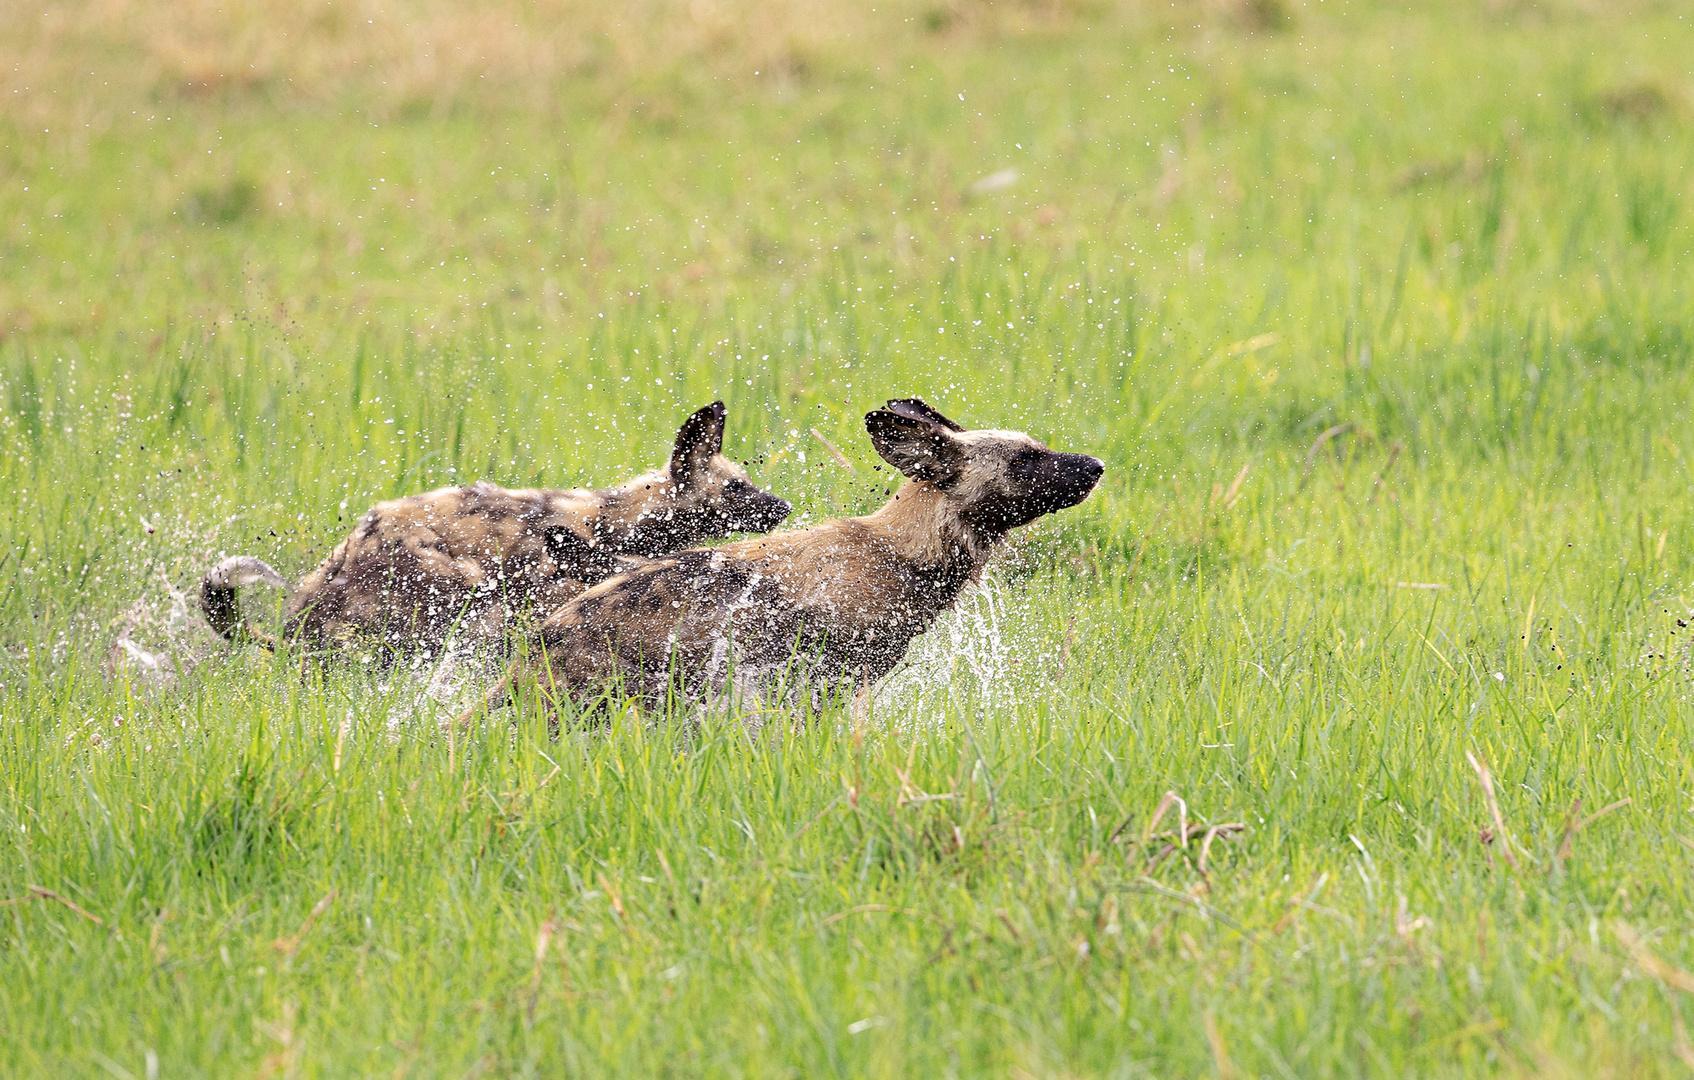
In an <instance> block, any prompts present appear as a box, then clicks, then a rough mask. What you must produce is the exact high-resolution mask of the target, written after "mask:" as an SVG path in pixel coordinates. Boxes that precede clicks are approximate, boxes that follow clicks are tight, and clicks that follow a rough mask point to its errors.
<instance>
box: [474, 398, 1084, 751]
mask: <svg viewBox="0 0 1694 1080" xmlns="http://www.w3.org/2000/svg"><path fill="white" fill-rule="evenodd" d="M865 426H866V428H867V429H869V431H870V436H871V441H872V443H873V444H874V445H875V446H876V450H877V452H878V453H879V454H881V455H882V457H883V458H884V459H885V460H886V461H888V462H889V464H891V465H893V466H894V467H895V468H897V469H899V470H900V471H901V472H902V473H904V474H905V475H906V476H908V477H910V478H911V479H910V480H909V481H907V482H906V483H904V484H902V485H901V487H900V489H899V491H898V492H897V493H896V494H895V495H894V497H893V499H892V501H890V502H889V503H887V504H886V505H884V506H883V507H882V509H880V510H878V511H876V512H875V513H873V514H870V515H868V516H866V517H860V518H847V519H844V520H838V521H828V522H824V523H822V524H820V525H817V526H814V527H812V528H809V529H801V530H797V531H795V532H789V533H779V534H777V535H774V536H767V537H760V538H756V539H749V540H743V541H739V542H737V543H734V544H729V545H726V546H724V547H721V548H717V549H715V550H696V551H684V552H681V553H679V554H676V555H672V556H669V557H666V558H660V559H654V560H651V561H648V562H644V563H642V564H640V565H639V566H636V567H634V568H632V569H629V570H627V571H625V572H623V573H620V574H618V575H616V576H615V577H612V578H609V579H607V580H606V581H604V582H601V583H600V584H599V585H597V586H595V587H594V588H593V589H590V590H589V591H587V592H585V593H583V594H582V595H581V596H578V597H577V598H575V599H574V600H572V601H571V602H570V603H568V604H566V605H565V606H563V607H562V608H560V609H559V610H558V611H556V612H555V613H553V615H551V616H550V617H549V618H548V619H547V620H546V621H545V622H544V623H543V624H542V629H541V642H540V643H541V645H542V647H543V649H544V659H543V660H542V661H541V666H540V670H539V671H537V670H535V669H534V668H533V667H531V668H526V667H524V666H520V668H519V670H518V671H517V672H516V673H515V675H514V679H513V680H507V681H506V682H504V683H502V685H501V686H500V687H498V688H497V689H496V690H495V691H494V693H493V694H491V695H490V697H489V700H488V704H489V706H490V707H498V706H499V705H501V704H504V703H506V702H507V701H508V700H509V699H510V696H511V691H512V689H513V686H514V685H518V686H521V685H523V684H525V683H527V682H528V681H529V680H531V679H534V678H536V677H537V675H539V681H540V682H541V683H542V685H543V694H544V696H545V697H547V698H549V699H550V700H551V701H553V702H555V703H557V702H558V701H560V700H561V699H562V697H564V696H569V697H571V698H573V699H576V700H579V701H585V702H586V701H589V700H592V699H593V698H595V697H596V696H597V695H598V694H599V693H601V692H602V691H603V690H604V689H605V688H607V687H609V686H612V685H613V684H617V685H619V686H621V688H622V692H624V693H627V694H631V695H636V696H640V697H641V698H643V699H645V700H646V701H648V702H649V703H653V704H658V703H662V702H664V701H665V700H666V699H667V698H668V697H669V696H670V695H672V694H676V695H679V696H680V697H682V698H684V699H692V700H711V699H713V698H715V697H717V696H718V695H720V694H722V693H724V692H725V691H726V690H731V691H734V692H736V693H742V692H748V691H750V692H751V693H752V694H753V695H754V696H755V697H769V696H770V695H772V694H773V693H781V694H782V696H783V697H785V698H786V700H787V701H788V702H789V703H791V704H793V703H799V702H800V701H801V700H805V699H808V698H809V699H811V700H818V699H819V698H820V697H821V696H822V695H827V694H832V693H837V692H840V691H842V690H844V689H846V688H847V687H848V686H849V685H852V686H859V687H865V686H869V685H870V684H871V683H873V682H875V680H877V679H879V678H881V677H882V676H883V675H885V674H887V673H888V672H889V670H890V669H892V668H893V667H894V665H895V664H896V663H898V662H899V660H900V658H901V657H902V656H904V655H905V653H906V649H907V647H908V646H909V645H910V644H911V641H912V639H913V638H915V637H916V636H917V635H919V634H921V633H923V632H924V630H925V629H927V628H928V627H929V625H930V624H931V623H932V622H933V621H934V620H935V617H936V616H937V615H938V614H939V613H940V612H941V611H943V610H944V609H946V608H947V607H948V606H950V605H951V604H952V603H953V601H954V600H955V599H956V598H957V597H958V595H959V594H960V592H961V591H962V590H963V589H964V588H965V586H966V585H967V584H969V583H971V582H972V581H974V580H976V578H977V577H978V575H979V574H980V573H981V571H982V569H983V566H984V565H985V563H986V562H987V560H988V557H989V555H990V553H991V552H992V551H993V549H994V547H995V545H997V544H998V543H999V542H1000V541H1001V540H1002V539H1004V538H1005V536H1006V533H1007V532H1008V531H1009V530H1011V529H1013V528H1016V527H1017V526H1019V525H1025V524H1028V523H1029V522H1031V521H1034V520H1035V519H1036V518H1038V517H1040V516H1042V515H1043V514H1049V513H1052V512H1053V511H1055V510H1061V509H1063V508H1065V507H1067V506H1075V505H1076V504H1077V503H1080V502H1081V501H1082V500H1084V499H1085V498H1087V497H1088V493H1089V492H1091V491H1092V490H1093V489H1094V485H1095V483H1096V482H1098V481H1099V479H1100V475H1101V473H1102V472H1103V471H1104V469H1105V465H1104V463H1102V462H1101V461H1100V459H1099V458H1094V457H1088V456H1087V455H1084V454H1063V453H1059V452H1057V451H1053V450H1049V449H1047V448H1046V447H1045V446H1042V445H1041V444H1040V443H1038V442H1036V441H1035V440H1034V439H1032V438H1030V437H1029V436H1028V435H1024V434H1022V433H1020V432H1015V431H965V430H964V429H962V428H960V427H959V425H958V424H955V423H953V422H952V421H951V420H949V419H947V418H946V417H945V416H942V415H941V414H940V413H938V412H936V411H935V410H934V409H932V408H930V407H929V406H928V405H926V404H924V403H923V402H922V401H918V400H916V399H908V400H904V401H890V402H889V403H888V407H887V408H886V409H878V410H876V411H874V412H872V413H869V414H868V415H867V416H866V417H865ZM785 679H786V680H789V681H788V684H787V685H788V688H787V689H786V690H782V688H781V687H780V686H779V681H781V680H785ZM514 680H516V682H515V683H514ZM472 715H474V710H473V711H472V712H469V713H466V714H464V716H462V717H461V721H463V720H468V719H469V718H470V717H471V716H472Z"/></svg>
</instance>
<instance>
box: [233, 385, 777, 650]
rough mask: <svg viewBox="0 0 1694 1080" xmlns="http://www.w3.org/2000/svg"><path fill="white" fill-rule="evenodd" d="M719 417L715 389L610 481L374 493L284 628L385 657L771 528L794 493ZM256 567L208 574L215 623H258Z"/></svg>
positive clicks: (494, 639) (293, 601) (488, 635)
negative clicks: (624, 569)
mask: <svg viewBox="0 0 1694 1080" xmlns="http://www.w3.org/2000/svg"><path fill="white" fill-rule="evenodd" d="M723 420H724V408H723V403H722V402H717V403H714V404H713V405H709V406H707V407H706V408H704V409H701V410H700V411H699V412H697V413H695V414H694V415H693V416H691V417H690V418H689V420H688V422H687V423H685V424H684V425H683V428H682V430H681V432H679V433H678V436H677V442H676V447H675V450H674V451H673V454H672V457H671V461H670V462H669V463H668V464H667V465H666V466H665V467H664V468H661V469H658V470H655V471H653V472H650V473H646V474H644V475H642V476H639V477H636V478H635V479H634V480H632V481H630V482H628V483H626V484H623V485H621V486H619V487H615V488H606V489H601V490H595V491H590V490H586V489H581V488H578V489H571V490H542V489H531V488H525V489H508V488H501V487H496V486H495V485H493V484H487V483H481V484H475V485H472V486H470V487H452V488H442V489H441V490H439V491H432V492H428V493H427V494H422V495H410V496H407V497H405V498H402V499H395V500H393V501H390V502H385V503H380V504H378V505H377V506H375V507H372V508H371V510H370V511H369V512H368V513H367V514H365V516H364V518H363V519H362V520H361V521H360V522H359V525H358V526H357V527H356V528H355V529H354V530H353V534H352V535H351V536H349V537H348V538H347V539H346V540H344V541H342V543H341V544H340V545H338V546H337V547H336V549H335V550H334V551H333V552H331V554H330V556H329V558H328V559H326V560H324V562H323V564H322V565H320V566H319V567H318V568H317V569H316V570H314V571H312V572H311V573H310V574H308V575H307V576H306V577H305V579H304V580H302V581H301V582H300V585H299V586H298V588H296V589H295V590H294V593H293V595H292V597H291V598H290V600H289V604H288V612H287V617H286V620H285V622H284V628H283V637H284V638H285V639H297V640H300V641H302V642H304V643H305V644H307V645H308V646H309V647H314V648H319V649H325V648H335V647H340V646H344V645H351V644H370V645H375V646H377V647H378V649H379V651H380V652H381V653H382V654H383V655H385V656H386V657H388V658H397V657H404V656H410V655H413V654H418V653H422V654H425V655H429V654H433V653H435V652H436V651H438V650H439V649H440V648H441V646H442V645H443V644H444V643H445V641H446V640H447V638H448V636H449V634H453V633H456V634H458V635H459V637H460V639H461V640H462V641H464V642H466V643H468V644H471V645H490V644H495V643H498V642H499V641H500V640H501V639H502V638H503V637H504V635H505V632H506V630H507V628H508V627H509V625H510V621H511V618H512V617H513V615H515V614H517V613H519V612H522V611H525V610H529V611H533V612H535V613H536V614H537V615H545V614H546V613H548V612H551V611H553V610H556V609H557V608H559V607H560V606H562V605H563V604H564V603H565V602H566V601H568V600H569V599H570V598H571V597H573V596H575V595H577V594H578V593H580V592H582V591H583V590H584V589H586V588H588V587H589V586H590V585H592V584H594V583H595V582H598V581H601V580H603V579H605V578H606V577H608V576H609V575H611V574H612V573H614V572H615V571H617V570H618V569H619V568H620V564H621V560H623V559H624V558H626V557H630V556H652V555H663V554H666V553H669V552H672V551H677V550H679V549H682V548H687V547H689V546H691V545H694V544H698V543H702V542H705V541H708V540H713V539H717V538H719V537H722V536H724V535H727V534H729V533H731V532H765V531H768V530H769V529H772V528H774V527H775V526H776V525H777V524H779V523H780V522H781V521H782V519H783V518H785V517H786V516H787V515H788V512H789V509H790V508H789V505H788V503H786V502H784V501H783V500H781V499H779V498H777V497H776V496H774V495H769V494H766V493H765V492H762V491H760V490H759V489H758V488H756V487H754V486H753V485H752V484H751V483H750V482H749V481H748V479H747V474H746V472H745V471H744V470H743V469H742V468H741V467H740V466H738V465H736V464H735V463H734V462H732V461H730V460H729V459H727V458H725V457H724V456H723V455H722V453H721V449H722V444H723ZM260 568H262V570H261V569H260ZM262 571H269V568H268V567H265V566H264V564H263V563H259V562H258V561H257V560H255V559H250V558H249V559H242V558H238V559H231V560H226V561H225V562H224V563H220V564H219V566H218V567H216V568H214V570H213V572H212V573H211V574H209V575H208V576H207V580H206V583H205V585H204V586H203V587H202V590H201V600H202V607H203V609H204V610H205V611H206V614H207V618H208V621H210V622H212V624H213V626H214V627H215V628H217V629H218V630H219V632H220V633H223V634H225V636H228V637H240V636H252V637H257V635H256V634H253V633H252V631H251V630H250V629H249V628H247V627H246V626H245V624H244V623H243V622H242V621H241V619H240V613H239V609H238V608H237V607H236V605H235V586H236V585H238V584H246V583H250V582H251V581H254V580H271V579H270V578H265V577H263V573H262ZM270 573H271V574H272V575H273V576H274V574H275V572H274V571H270ZM280 580H281V579H280V578H277V579H276V582H275V583H280Z"/></svg>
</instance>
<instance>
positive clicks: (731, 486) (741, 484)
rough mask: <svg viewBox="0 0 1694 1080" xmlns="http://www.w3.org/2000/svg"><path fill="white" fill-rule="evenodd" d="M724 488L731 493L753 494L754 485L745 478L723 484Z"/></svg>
mask: <svg viewBox="0 0 1694 1080" xmlns="http://www.w3.org/2000/svg"><path fill="white" fill-rule="evenodd" d="M723 489H724V491H725V492H726V493H728V494H730V495H751V494H752V493H753V485H752V484H749V483H748V482H747V481H745V480H731V481H730V482H729V483H727V484H725V485H724V486H723Z"/></svg>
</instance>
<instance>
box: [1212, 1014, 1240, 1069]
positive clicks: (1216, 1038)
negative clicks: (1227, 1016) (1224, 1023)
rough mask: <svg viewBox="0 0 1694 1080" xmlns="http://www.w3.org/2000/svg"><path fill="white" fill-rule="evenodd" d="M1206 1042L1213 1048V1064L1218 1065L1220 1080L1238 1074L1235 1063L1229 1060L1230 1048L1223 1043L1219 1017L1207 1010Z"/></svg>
mask: <svg viewBox="0 0 1694 1080" xmlns="http://www.w3.org/2000/svg"><path fill="white" fill-rule="evenodd" d="M1206 1042H1207V1043H1209V1044H1210V1045H1211V1048H1212V1064H1213V1065H1215V1066H1216V1067H1217V1070H1218V1077H1219V1080H1228V1078H1229V1077H1232V1076H1234V1075H1236V1073H1235V1063H1234V1062H1232V1061H1230V1060H1229V1050H1228V1049H1227V1048H1225V1046H1224V1045H1223V1033H1222V1032H1220V1031H1218V1018H1217V1016H1216V1015H1214V1014H1213V1012H1212V1010H1210V1009H1207V1010H1206Z"/></svg>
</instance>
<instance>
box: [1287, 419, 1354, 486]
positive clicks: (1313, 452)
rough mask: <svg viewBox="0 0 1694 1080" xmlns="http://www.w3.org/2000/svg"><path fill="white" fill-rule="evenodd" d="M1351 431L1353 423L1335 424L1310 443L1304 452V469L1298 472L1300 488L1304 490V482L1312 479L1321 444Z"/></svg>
mask: <svg viewBox="0 0 1694 1080" xmlns="http://www.w3.org/2000/svg"><path fill="white" fill-rule="evenodd" d="M1352 430H1353V422H1352V421H1351V420H1349V421H1347V422H1346V423H1345V424H1336V425H1335V426H1334V427H1332V428H1330V429H1329V430H1328V431H1326V432H1324V433H1323V434H1322V435H1319V436H1318V437H1317V440H1316V441H1315V442H1313V443H1312V448H1311V449H1310V450H1307V451H1306V467H1305V468H1304V469H1302V470H1301V471H1300V487H1302V488H1304V487H1305V486H1306V482H1307V481H1309V480H1310V479H1311V478H1312V469H1313V467H1314V466H1316V465H1317V461H1318V451H1319V450H1322V449H1323V444H1324V443H1326V442H1328V441H1329V440H1331V439H1333V438H1335V437H1336V436H1338V435H1345V434H1347V433H1348V432H1349V431H1352Z"/></svg>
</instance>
